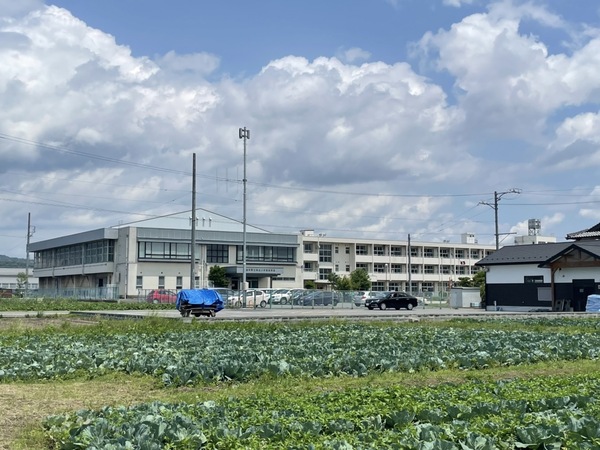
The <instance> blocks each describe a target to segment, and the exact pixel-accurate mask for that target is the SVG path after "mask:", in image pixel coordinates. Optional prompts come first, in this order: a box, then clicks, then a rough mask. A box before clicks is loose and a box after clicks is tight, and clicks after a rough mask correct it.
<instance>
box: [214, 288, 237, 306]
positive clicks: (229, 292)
mask: <svg viewBox="0 0 600 450" xmlns="http://www.w3.org/2000/svg"><path fill="white" fill-rule="evenodd" d="M212 289H213V291H217V292H218V293H219V294H220V295H221V298H222V299H223V301H224V302H225V307H230V306H231V305H230V303H229V299H230V298H231V297H233V296H235V291H234V290H233V289H229V288H221V287H218V288H212Z"/></svg>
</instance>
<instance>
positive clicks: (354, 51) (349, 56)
mask: <svg viewBox="0 0 600 450" xmlns="http://www.w3.org/2000/svg"><path fill="white" fill-rule="evenodd" d="M370 57H371V53H369V52H368V51H366V50H363V49H362V48H358V47H353V48H350V49H347V50H340V51H339V52H338V58H339V59H340V60H341V61H343V62H345V63H349V64H355V63H359V62H363V61H367V60H368V59H369V58H370Z"/></svg>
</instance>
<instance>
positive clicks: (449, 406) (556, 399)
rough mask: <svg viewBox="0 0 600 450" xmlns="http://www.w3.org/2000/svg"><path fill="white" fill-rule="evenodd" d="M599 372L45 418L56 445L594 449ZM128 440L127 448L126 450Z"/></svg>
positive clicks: (598, 431)
mask: <svg viewBox="0 0 600 450" xmlns="http://www.w3.org/2000/svg"><path fill="white" fill-rule="evenodd" d="M599 382H600V375H598V374H597V373H596V374H592V375H586V376H568V377H534V378H532V379H528V380H518V379H516V380H511V381H472V382H466V383H460V384H442V385H438V386H429V387H422V388H420V389H414V388H412V387H411V386H406V387H404V386H401V385H396V386H393V387H386V388H374V389H365V388H360V389H346V390H335V391H332V392H325V393H321V392H319V393H314V392H304V393H298V392H296V393H295V394H294V395H293V397H291V396H289V395H285V394H283V395H270V394H261V393H257V395H255V396H251V397H248V398H234V397H229V398H227V399H224V400H221V401H219V402H216V401H197V402H194V403H186V402H180V403H176V404H173V403H164V402H152V403H146V404H138V405H135V406H131V407H105V408H102V409H101V410H99V411H93V410H79V411H77V412H72V413H66V414H61V415H56V416H51V417H48V418H47V419H46V420H45V421H44V424H43V426H44V428H45V430H46V434H47V436H48V438H49V439H50V441H52V442H54V443H55V444H56V446H57V447H60V448H156V449H159V448H172V449H175V448H176V449H196V448H244V449H281V448H312V449H359V448H398V449H432V450H434V449H435V450H438V449H441V450H444V449H449V450H459V449H461V450H514V449H518V448H537V449H550V448H556V449H560V448H569V449H575V448H577V449H593V448H598V444H599V442H600V420H599V419H598V415H599V411H600V404H599V403H600V402H599V401H598V399H597V398H596V393H597V386H598V383H599ZM125 443H129V445H130V447H125V446H124V445H125Z"/></svg>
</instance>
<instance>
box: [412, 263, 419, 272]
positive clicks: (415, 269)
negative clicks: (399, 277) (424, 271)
mask: <svg viewBox="0 0 600 450" xmlns="http://www.w3.org/2000/svg"><path fill="white" fill-rule="evenodd" d="M420 268H421V266H418V265H416V264H411V265H410V273H421V271H420Z"/></svg>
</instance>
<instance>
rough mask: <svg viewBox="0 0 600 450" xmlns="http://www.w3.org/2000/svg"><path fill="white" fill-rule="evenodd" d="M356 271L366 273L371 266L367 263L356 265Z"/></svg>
mask: <svg viewBox="0 0 600 450" xmlns="http://www.w3.org/2000/svg"><path fill="white" fill-rule="evenodd" d="M356 269H357V270H358V269H363V270H364V271H365V272H368V271H369V264H367V263H356Z"/></svg>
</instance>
